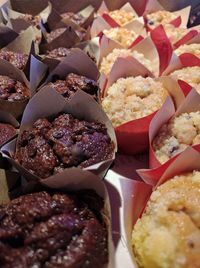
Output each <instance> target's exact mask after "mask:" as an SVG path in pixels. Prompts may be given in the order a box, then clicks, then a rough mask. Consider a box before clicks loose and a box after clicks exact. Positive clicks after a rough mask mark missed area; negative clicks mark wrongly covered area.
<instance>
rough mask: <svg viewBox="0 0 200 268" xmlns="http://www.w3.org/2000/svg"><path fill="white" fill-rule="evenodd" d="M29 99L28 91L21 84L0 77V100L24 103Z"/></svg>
mask: <svg viewBox="0 0 200 268" xmlns="http://www.w3.org/2000/svg"><path fill="white" fill-rule="evenodd" d="M29 98H30V90H29V89H28V88H27V87H26V85H25V84H24V83H22V82H19V81H17V80H15V79H13V78H10V77H8V76H5V75H0V100H8V101H24V100H27V99H29Z"/></svg>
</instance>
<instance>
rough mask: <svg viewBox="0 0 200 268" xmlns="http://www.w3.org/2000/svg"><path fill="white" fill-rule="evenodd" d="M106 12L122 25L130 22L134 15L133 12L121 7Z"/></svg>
mask: <svg viewBox="0 0 200 268" xmlns="http://www.w3.org/2000/svg"><path fill="white" fill-rule="evenodd" d="M108 14H109V16H110V17H111V18H112V19H113V20H115V21H116V22H117V23H118V24H119V25H120V26H124V25H126V24H128V23H130V22H131V21H132V20H133V19H134V18H135V15H134V13H133V12H130V11H126V10H123V9H119V10H113V11H110V12H108Z"/></svg>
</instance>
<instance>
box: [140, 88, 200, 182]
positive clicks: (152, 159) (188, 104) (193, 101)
mask: <svg viewBox="0 0 200 268" xmlns="http://www.w3.org/2000/svg"><path fill="white" fill-rule="evenodd" d="M199 101H200V96H199V94H198V93H197V92H196V91H195V90H192V91H191V92H190V93H189V94H188V96H187V98H185V100H184V101H183V102H182V104H181V105H180V106H179V107H178V109H176V108H175V106H174V103H173V101H172V99H171V98H168V99H167V100H166V102H165V103H164V105H163V107H162V108H161V109H160V111H159V112H158V113H157V114H156V116H155V117H154V118H153V120H152V121H151V123H150V127H149V144H150V147H149V166H150V169H146V170H139V174H140V173H141V174H146V175H145V176H147V178H148V181H147V180H146V182H147V183H150V184H152V185H153V181H154V178H156V177H158V176H160V174H161V173H162V172H164V171H165V170H166V169H167V168H168V167H170V166H171V165H172V164H173V163H174V161H175V160H176V158H177V157H179V155H181V154H183V152H182V153H180V154H177V155H175V156H174V157H172V158H171V159H169V160H168V161H166V162H165V163H163V164H161V163H160V162H159V160H158V159H157V158H156V155H155V153H154V151H153V148H152V141H153V140H154V137H155V136H156V135H157V133H158V131H159V129H160V128H161V126H162V125H163V124H165V123H167V122H168V121H169V119H171V118H172V117H175V116H178V115H180V114H182V113H185V112H186V113H189V112H196V111H198V110H199ZM192 147H193V148H194V149H195V150H197V151H199V150H200V145H198V144H197V145H194V146H192Z"/></svg>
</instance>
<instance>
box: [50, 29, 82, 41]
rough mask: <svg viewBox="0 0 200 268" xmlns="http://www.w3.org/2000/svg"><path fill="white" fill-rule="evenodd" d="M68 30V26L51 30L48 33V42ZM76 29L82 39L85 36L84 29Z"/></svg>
mask: <svg viewBox="0 0 200 268" xmlns="http://www.w3.org/2000/svg"><path fill="white" fill-rule="evenodd" d="M69 29H72V28H71V27H69ZM66 30H67V27H62V28H58V29H55V30H53V31H51V32H50V33H49V34H47V42H48V43H51V42H52V41H53V40H54V39H56V38H58V37H59V36H60V35H62V34H63V33H64V32H65V31H66ZM74 31H75V33H76V34H77V36H78V37H79V38H80V40H82V39H83V38H84V36H85V30H84V29H80V30H75V29H74Z"/></svg>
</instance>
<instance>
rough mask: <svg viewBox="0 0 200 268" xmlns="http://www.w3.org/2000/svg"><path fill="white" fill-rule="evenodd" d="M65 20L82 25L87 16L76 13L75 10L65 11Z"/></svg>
mask: <svg viewBox="0 0 200 268" xmlns="http://www.w3.org/2000/svg"><path fill="white" fill-rule="evenodd" d="M61 17H62V18H63V19H64V20H70V21H72V22H73V23H75V24H78V25H80V26H81V25H82V24H83V23H84V22H85V18H84V17H83V16H82V15H81V14H78V13H77V14H75V13H73V12H65V13H63V14H61Z"/></svg>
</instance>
